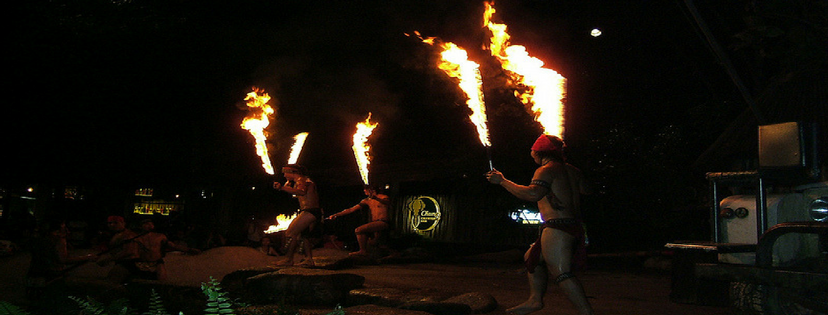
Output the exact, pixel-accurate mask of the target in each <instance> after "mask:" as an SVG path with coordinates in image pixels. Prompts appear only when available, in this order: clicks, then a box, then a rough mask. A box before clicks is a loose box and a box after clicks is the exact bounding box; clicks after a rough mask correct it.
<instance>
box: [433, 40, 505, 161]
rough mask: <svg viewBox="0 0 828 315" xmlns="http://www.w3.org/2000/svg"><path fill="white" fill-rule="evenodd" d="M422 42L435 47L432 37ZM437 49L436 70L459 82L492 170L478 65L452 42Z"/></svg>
mask: <svg viewBox="0 0 828 315" xmlns="http://www.w3.org/2000/svg"><path fill="white" fill-rule="evenodd" d="M418 35H419V34H418ZM421 39H422V38H421ZM423 42H424V43H427V44H429V45H432V46H435V39H434V38H433V37H431V38H426V39H423ZM439 47H440V48H441V49H442V51H441V52H440V56H441V58H442V60H441V61H440V64H439V65H438V68H440V70H443V72H445V73H446V74H447V75H449V76H450V77H452V78H457V79H458V80H460V82H459V86H460V89H461V90H463V93H465V94H466V97H467V98H468V99H467V100H466V106H468V107H469V109H471V110H472V113H471V114H470V115H469V119H471V122H472V123H473V124H474V126H475V127H476V128H477V137H478V138H479V139H480V143H481V144H483V146H484V147H486V153H487V155H488V158H489V170H492V169H493V167H492V157H491V147H492V143H491V142H490V141H489V127H488V124H487V121H488V120H487V118H486V103H485V102H484V101H483V79H482V78H481V76H480V65H479V64H477V63H476V62H474V61H471V60H469V59H468V54H467V53H466V51H465V50H464V49H462V48H460V47H459V46H457V45H456V44H454V43H452V42H445V43H441V44H439Z"/></svg>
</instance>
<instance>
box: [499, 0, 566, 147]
mask: <svg viewBox="0 0 828 315" xmlns="http://www.w3.org/2000/svg"><path fill="white" fill-rule="evenodd" d="M494 13H495V9H494V4H493V3H490V2H486V11H485V13H484V14H483V26H484V27H486V28H488V29H489V31H490V32H491V33H492V37H491V39H490V43H489V50H490V51H491V54H492V56H494V57H496V58H497V59H498V60H499V61H500V63H501V65H502V66H503V69H505V70H506V71H508V72H509V73H511V74H512V77H513V79H514V80H515V81H517V82H516V83H517V84H518V85H520V86H522V87H523V88H524V89H525V90H524V91H523V92H518V91H515V96H517V97H518V98H520V100H521V102H523V103H524V104H525V105H527V106H531V111H532V114H533V115H534V117H535V120H536V121H537V122H539V123H540V124H541V126H542V127H543V130H544V133H545V134H549V135H556V136H559V137H561V138H563V133H564V105H563V100H564V96H565V94H566V78H564V77H563V76H562V75H560V74H559V73H558V72H556V71H555V70H552V69H546V68H543V61H541V60H540V59H538V58H535V57H532V56H529V53H528V52H526V48H525V47H523V46H519V45H510V44H509V34H508V33H507V32H506V25H505V24H498V23H494V22H492V21H491V17H492V16H493V15H494Z"/></svg>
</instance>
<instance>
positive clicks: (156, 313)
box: [143, 289, 170, 315]
mask: <svg viewBox="0 0 828 315" xmlns="http://www.w3.org/2000/svg"><path fill="white" fill-rule="evenodd" d="M143 315H170V314H169V313H167V310H166V309H164V303H162V301H161V295H159V294H158V292H155V289H152V292H151V293H150V303H149V311H147V312H146V313H144V314H143Z"/></svg>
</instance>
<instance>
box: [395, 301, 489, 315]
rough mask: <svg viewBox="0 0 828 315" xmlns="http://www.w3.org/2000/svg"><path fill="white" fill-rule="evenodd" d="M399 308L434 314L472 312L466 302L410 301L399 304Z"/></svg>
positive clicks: (456, 314)
mask: <svg viewBox="0 0 828 315" xmlns="http://www.w3.org/2000/svg"><path fill="white" fill-rule="evenodd" d="M399 308H401V309H404V310H413V311H423V312H426V313H429V314H434V315H468V314H471V313H472V309H471V307H469V306H468V305H466V304H460V303H446V302H412V303H406V304H403V305H400V307H399Z"/></svg>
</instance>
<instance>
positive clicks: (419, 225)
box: [406, 196, 440, 231]
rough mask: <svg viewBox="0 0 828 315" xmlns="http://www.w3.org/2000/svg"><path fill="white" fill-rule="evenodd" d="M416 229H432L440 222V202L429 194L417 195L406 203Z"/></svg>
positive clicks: (412, 224)
mask: <svg viewBox="0 0 828 315" xmlns="http://www.w3.org/2000/svg"><path fill="white" fill-rule="evenodd" d="M406 207H407V208H408V211H409V217H410V218H411V226H412V227H413V228H414V230H416V231H430V230H433V229H434V228H435V227H436V226H437V223H439V222H440V204H439V203H438V202H437V200H436V199H434V198H432V197H429V196H417V197H415V198H414V199H412V200H411V201H409V202H408V204H407V205H406Z"/></svg>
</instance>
